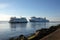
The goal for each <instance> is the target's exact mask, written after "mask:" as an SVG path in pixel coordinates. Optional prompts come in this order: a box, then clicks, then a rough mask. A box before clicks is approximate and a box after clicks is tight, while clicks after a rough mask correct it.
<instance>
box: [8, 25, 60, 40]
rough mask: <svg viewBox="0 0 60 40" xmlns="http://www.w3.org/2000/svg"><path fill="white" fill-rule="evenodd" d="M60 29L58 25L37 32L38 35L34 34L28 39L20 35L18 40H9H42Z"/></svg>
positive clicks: (13, 39) (11, 39) (16, 39)
mask: <svg viewBox="0 0 60 40" xmlns="http://www.w3.org/2000/svg"><path fill="white" fill-rule="evenodd" d="M59 28H60V24H59V25H56V26H51V27H50V28H42V29H40V30H36V33H33V34H31V35H30V36H28V37H25V36H24V35H23V34H22V35H19V37H17V38H14V37H12V38H10V39H9V40H40V39H42V38H43V37H45V36H47V35H49V34H51V33H53V32H54V31H56V30H57V29H59Z"/></svg>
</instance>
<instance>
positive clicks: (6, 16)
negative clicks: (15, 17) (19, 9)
mask: <svg viewBox="0 0 60 40" xmlns="http://www.w3.org/2000/svg"><path fill="white" fill-rule="evenodd" d="M10 17H11V15H6V14H0V21H6V20H7V21H8V20H9V19H10Z"/></svg>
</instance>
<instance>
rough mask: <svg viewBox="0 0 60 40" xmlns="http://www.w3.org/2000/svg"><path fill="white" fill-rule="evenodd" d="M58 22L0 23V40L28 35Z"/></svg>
mask: <svg viewBox="0 0 60 40" xmlns="http://www.w3.org/2000/svg"><path fill="white" fill-rule="evenodd" d="M58 24H60V22H28V23H12V24H11V23H9V22H8V21H0V40H8V39H9V38H11V37H18V36H19V35H21V34H23V35H25V36H26V35H27V36H28V35H30V34H31V33H34V32H36V30H38V29H41V28H49V27H50V26H53V25H54V26H55V25H58Z"/></svg>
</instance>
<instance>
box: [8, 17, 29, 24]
mask: <svg viewBox="0 0 60 40" xmlns="http://www.w3.org/2000/svg"><path fill="white" fill-rule="evenodd" d="M27 22H28V21H27V19H26V18H24V17H21V18H16V17H11V18H10V21H9V23H27Z"/></svg>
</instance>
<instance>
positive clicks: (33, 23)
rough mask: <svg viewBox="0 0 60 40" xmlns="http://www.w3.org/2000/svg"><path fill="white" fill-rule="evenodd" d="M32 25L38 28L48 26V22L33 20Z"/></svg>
mask: <svg viewBox="0 0 60 40" xmlns="http://www.w3.org/2000/svg"><path fill="white" fill-rule="evenodd" d="M30 26H31V27H32V28H34V29H36V30H37V29H41V28H46V22H31V23H30Z"/></svg>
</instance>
